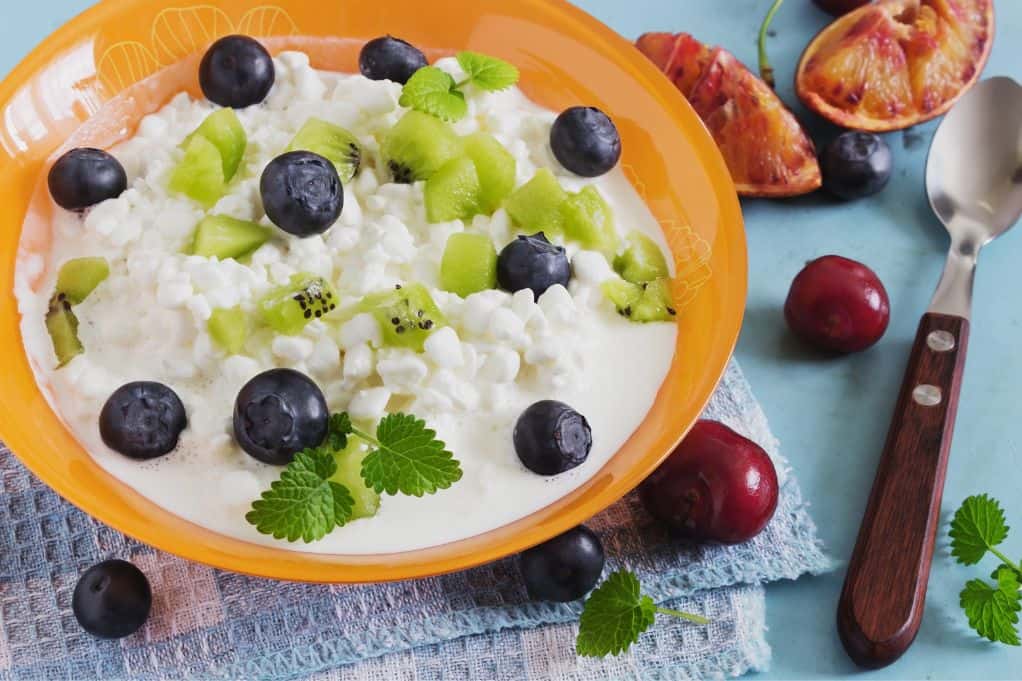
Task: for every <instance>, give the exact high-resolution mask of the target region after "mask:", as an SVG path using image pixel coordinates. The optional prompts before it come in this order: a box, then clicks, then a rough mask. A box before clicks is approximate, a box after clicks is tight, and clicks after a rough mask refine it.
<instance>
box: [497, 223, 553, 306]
mask: <svg viewBox="0 0 1022 681" xmlns="http://www.w3.org/2000/svg"><path fill="white" fill-rule="evenodd" d="M570 279H571V265H570V264H569V263H568V256H567V255H565V254H564V248H562V247H561V246H554V245H553V244H551V243H550V242H549V241H547V238H546V235H545V234H543V232H539V233H538V234H533V235H532V236H523V235H519V236H518V237H517V238H515V240H514V241H512V242H511V243H509V244H508V245H507V246H505V247H504V249H503V250H502V251H501V252H500V255H499V256H498V257H497V281H498V282H499V283H500V287H501V288H503V289H504V290H507V291H511V292H512V293H514V292H515V291H520V290H522V289H524V288H528V289H532V293H533V295H535V297H536V298H539V297H540V296H541V295H543V292H544V291H546V290H547V289H548V288H550V287H551V286H553V285H554V284H560V285H561V286H567V285H568V281H569V280H570Z"/></svg>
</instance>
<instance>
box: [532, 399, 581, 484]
mask: <svg viewBox="0 0 1022 681" xmlns="http://www.w3.org/2000/svg"><path fill="white" fill-rule="evenodd" d="M513 437H514V443H515V452H517V453H518V458H519V459H521V461H522V463H523V464H525V467H526V468H528V469H529V470H530V471H532V472H533V473H538V474H539V475H557V474H558V473H563V472H564V471H568V470H571V469H572V468H574V467H575V466H578V465H580V464H582V463H583V462H584V461H585V460H586V458H587V457H588V456H589V450H590V449H592V446H593V434H592V431H591V430H590V429H589V422H588V421H586V419H585V417H584V416H582V414H579V413H578V412H577V411H575V410H574V409H572V408H571V407H569V406H568V405H566V404H564V403H563V402H557V401H555V400H541V401H539V402H536V403H535V404H533V405H532V406H530V407H529V408H528V409H526V410H525V411H523V412H522V415H521V416H519V417H518V422H517V423H516V424H515V430H514V436H513Z"/></svg>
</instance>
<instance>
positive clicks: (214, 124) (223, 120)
mask: <svg viewBox="0 0 1022 681" xmlns="http://www.w3.org/2000/svg"><path fill="white" fill-rule="evenodd" d="M195 136H201V137H204V138H206V139H207V140H208V141H209V142H211V143H212V144H213V146H215V147H216V148H217V151H219V152H220V160H221V163H222V164H223V168H224V182H230V181H231V180H232V179H233V178H234V176H235V175H236V174H237V172H238V168H239V167H241V159H242V158H244V157H245V147H247V146H248V135H246V134H245V128H244V127H242V125H241V121H240V120H238V114H236V113H235V112H234V109H217V110H216V111H214V112H213V113H211V114H210V115H208V116H206V120H204V121H202V123H201V124H200V125H199V127H198V128H196V129H195V132H193V133H192V134H191V135H189V136H188V137H187V138H185V141H184V144H183V145H182V146H184V147H185V148H186V149H187V148H188V144H189V142H191V140H192V138H193V137H195Z"/></svg>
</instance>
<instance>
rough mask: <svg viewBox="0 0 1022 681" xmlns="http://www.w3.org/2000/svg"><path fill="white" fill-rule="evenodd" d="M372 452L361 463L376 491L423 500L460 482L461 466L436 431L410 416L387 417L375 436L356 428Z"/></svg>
mask: <svg viewBox="0 0 1022 681" xmlns="http://www.w3.org/2000/svg"><path fill="white" fill-rule="evenodd" d="M352 432H353V433H354V435H355V436H356V437H358V438H360V439H362V440H364V441H365V442H367V443H368V444H369V445H370V447H373V449H372V451H370V452H369V454H368V455H367V456H366V458H365V459H364V460H363V461H362V479H363V480H365V483H366V485H367V486H369V487H372V488H373V489H374V490H376V491H377V492H386V493H387V494H397V493H398V492H400V493H401V494H407V495H409V496H414V497H421V496H422V495H423V494H433V493H434V492H436V491H437V490H440V489H447V488H448V487H450V486H451V485H453V484H454V483H456V482H457V481H458V480H461V475H462V472H461V464H459V463H458V461H457V460H456V459H455V458H454V456H453V455H452V454H451V453H450V452H448V451H447V450H446V449H445V445H444V443H443V442H442V441H440V440H438V439H437V437H436V431H433V430H430V429H429V428H427V427H426V423H425V421H423V420H421V419H418V418H415V417H414V416H411V415H410V414H388V415H387V416H385V417H383V419H382V420H381V421H380V425H378V426H377V427H376V437H373V436H371V435H369V434H368V433H364V432H362V431H360V430H358V429H353V431H352Z"/></svg>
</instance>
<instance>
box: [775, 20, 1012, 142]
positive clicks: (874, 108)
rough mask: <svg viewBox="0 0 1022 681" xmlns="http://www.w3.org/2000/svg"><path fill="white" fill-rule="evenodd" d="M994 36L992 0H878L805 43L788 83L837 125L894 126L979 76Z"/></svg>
mask: <svg viewBox="0 0 1022 681" xmlns="http://www.w3.org/2000/svg"><path fill="white" fill-rule="evenodd" d="M993 36H994V7H993V2H992V0H878V2H875V3H872V4H869V5H866V6H864V7H861V8H859V9H857V10H855V11H854V12H851V13H849V14H846V15H845V16H843V17H841V18H839V19H837V20H836V21H834V22H833V23H832V24H830V25H829V26H828V27H827V28H825V29H823V31H821V32H820V34H819V35H817V36H816V37H815V38H814V39H813V41H812V42H811V43H809V47H807V48H806V51H805V53H804V54H803V55H802V59H801V61H800V63H799V66H798V72H797V74H796V76H795V89H796V91H797V92H798V96H799V97H800V98H801V99H802V101H803V102H805V104H806V106H808V107H809V108H810V109H812V110H814V111H816V112H817V113H818V114H820V115H821V116H823V117H824V118H826V119H828V120H829V121H831V122H833V123H836V124H837V125H841V126H844V127H846V128H853V129H857V130H871V131H875V132H883V131H888V130H900V129H902V128H907V127H909V126H912V125H916V124H917V123H922V122H923V121H927V120H929V119H931V118H933V117H935V116H939V115H941V114H943V113H944V112H946V111H947V110H948V109H950V108H951V105H952V104H954V103H955V100H957V99H958V98H959V97H960V96H961V95H962V93H964V92H965V91H966V90H967V89H968V88H969V87H971V86H972V84H973V83H975V82H976V80H977V79H978V78H979V75H980V73H981V72H982V70H983V67H984V66H985V65H986V61H987V58H988V57H989V56H990V48H991V46H992V45H993Z"/></svg>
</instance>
